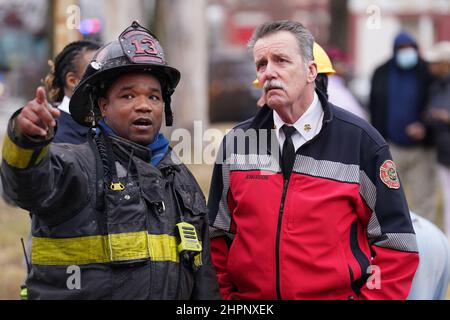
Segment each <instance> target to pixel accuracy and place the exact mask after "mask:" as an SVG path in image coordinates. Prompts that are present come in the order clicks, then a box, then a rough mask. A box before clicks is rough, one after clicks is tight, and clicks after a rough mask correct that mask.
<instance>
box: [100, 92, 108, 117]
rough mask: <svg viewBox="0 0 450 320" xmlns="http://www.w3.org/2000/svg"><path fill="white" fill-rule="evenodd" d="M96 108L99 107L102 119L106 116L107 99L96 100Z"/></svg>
mask: <svg viewBox="0 0 450 320" xmlns="http://www.w3.org/2000/svg"><path fill="white" fill-rule="evenodd" d="M97 103H98V106H99V107H100V111H101V113H102V117H103V118H104V117H105V115H106V110H107V109H108V99H107V98H105V97H100V98H98V101H97Z"/></svg>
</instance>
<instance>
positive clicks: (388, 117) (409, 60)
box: [369, 32, 437, 223]
mask: <svg viewBox="0 0 450 320" xmlns="http://www.w3.org/2000/svg"><path fill="white" fill-rule="evenodd" d="M431 81H432V76H431V74H430V73H429V71H428V67H427V64H426V62H425V61H424V60H423V59H422V58H421V57H420V56H419V51H418V46H417V43H416V41H415V40H414V39H413V37H412V36H411V35H409V34H408V33H406V32H400V33H399V34H398V35H397V37H396V38H395V40H394V54H393V57H391V58H390V59H389V60H388V61H387V62H386V63H384V64H383V65H381V66H380V67H378V68H377V69H376V70H375V72H374V75H373V77H372V86H371V92H370V100H369V110H370V120H371V122H372V124H373V126H374V127H375V128H376V129H377V130H378V131H379V132H380V133H381V135H382V136H383V137H384V138H385V139H386V141H387V142H388V143H389V145H390V149H391V152H392V156H393V158H394V160H395V162H396V164H397V166H398V172H399V176H400V178H401V180H402V182H403V185H404V187H405V193H406V196H407V199H408V205H409V207H410V209H411V210H413V211H415V212H416V213H418V214H420V215H422V216H424V217H426V218H428V219H429V220H431V221H433V222H434V223H436V204H437V199H436V190H437V188H436V187H437V186H436V172H435V171H436V170H435V165H434V163H435V160H436V155H435V150H434V148H433V147H432V145H431V144H432V142H431V135H430V130H428V129H427V127H426V125H425V107H426V102H427V97H428V89H429V85H430V83H431Z"/></svg>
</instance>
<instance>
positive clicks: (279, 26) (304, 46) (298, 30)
mask: <svg viewBox="0 0 450 320" xmlns="http://www.w3.org/2000/svg"><path fill="white" fill-rule="evenodd" d="M278 31H288V32H290V33H292V35H294V37H295V38H296V39H297V44H298V47H299V49H300V54H301V55H302V58H303V60H304V63H305V66H307V65H308V62H310V61H313V60H314V55H313V44H314V37H313V35H312V34H311V32H310V31H309V30H308V29H306V28H305V27H304V26H303V25H302V24H301V23H300V22H296V21H290V20H281V21H272V22H266V23H263V24H261V25H260V26H259V27H258V28H256V30H255V31H254V32H253V35H252V37H251V39H250V41H249V42H248V48H249V49H250V50H252V49H253V48H254V46H255V43H256V41H258V40H259V39H261V38H263V37H265V36H268V35H270V34H273V33H275V32H278Z"/></svg>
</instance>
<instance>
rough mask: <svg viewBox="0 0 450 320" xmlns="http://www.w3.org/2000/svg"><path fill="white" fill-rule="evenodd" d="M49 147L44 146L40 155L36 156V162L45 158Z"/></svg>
mask: <svg viewBox="0 0 450 320" xmlns="http://www.w3.org/2000/svg"><path fill="white" fill-rule="evenodd" d="M49 147H50V146H45V147H44V148H42V150H41V152H40V153H39V156H38V157H37V158H36V163H35V164H38V163H39V162H41V160H42V159H44V157H45V155H46V154H47V152H48V148H49Z"/></svg>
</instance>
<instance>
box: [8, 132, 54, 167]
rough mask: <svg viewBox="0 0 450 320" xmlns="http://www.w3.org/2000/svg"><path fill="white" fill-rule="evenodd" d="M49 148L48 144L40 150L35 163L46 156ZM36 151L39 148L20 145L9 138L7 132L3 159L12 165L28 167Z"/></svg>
mask: <svg viewBox="0 0 450 320" xmlns="http://www.w3.org/2000/svg"><path fill="white" fill-rule="evenodd" d="M48 148H49V146H48V145H47V146H45V147H43V148H42V149H41V150H40V151H39V155H38V157H37V158H36V161H35V163H39V162H40V161H41V160H42V159H43V158H44V156H45V155H46V154H47V152H48ZM36 151H38V150H36V149H25V148H22V147H19V146H18V145H16V144H15V143H14V142H13V141H12V140H11V139H10V138H9V136H8V134H5V138H4V140H3V159H5V161H6V163H8V164H9V165H10V166H11V167H14V168H18V169H26V168H28V167H29V166H30V165H31V163H30V161H31V159H32V157H33V155H34V153H35V152H36Z"/></svg>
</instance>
